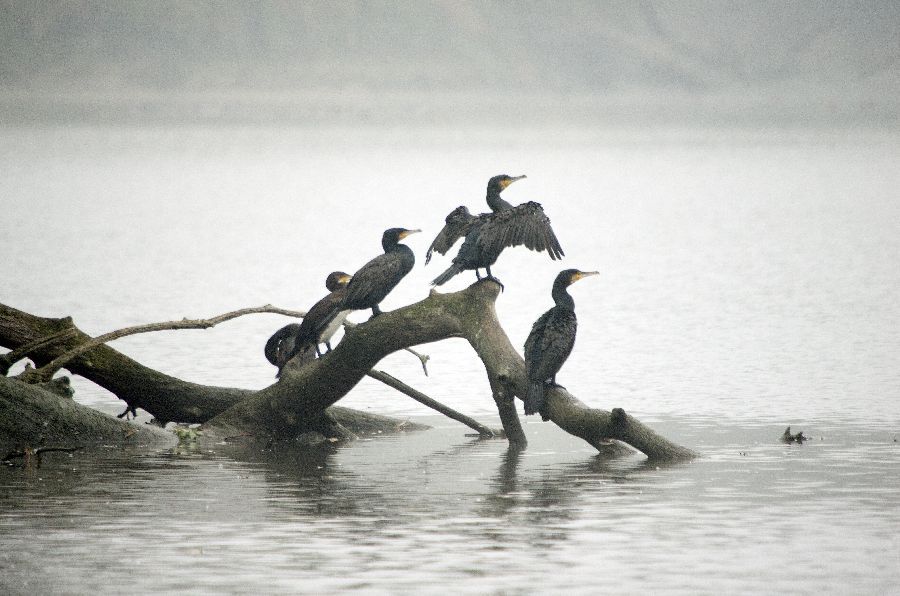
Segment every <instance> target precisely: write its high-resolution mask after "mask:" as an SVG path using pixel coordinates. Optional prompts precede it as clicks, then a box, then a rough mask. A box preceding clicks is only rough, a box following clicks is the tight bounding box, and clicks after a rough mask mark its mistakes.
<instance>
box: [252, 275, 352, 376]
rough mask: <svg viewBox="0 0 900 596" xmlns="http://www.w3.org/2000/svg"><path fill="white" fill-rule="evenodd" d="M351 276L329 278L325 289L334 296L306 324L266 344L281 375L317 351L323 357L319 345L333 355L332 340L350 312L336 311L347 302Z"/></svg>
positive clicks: (295, 325) (281, 331) (288, 327)
mask: <svg viewBox="0 0 900 596" xmlns="http://www.w3.org/2000/svg"><path fill="white" fill-rule="evenodd" d="M349 281H350V276H349V275H347V274H346V273H344V272H343V271H334V272H332V273H329V274H328V277H326V278H325V287H326V288H328V290H330V291H331V293H330V294H328V295H327V296H325V297H324V298H322V299H321V300H319V301H318V302H316V303H315V304H314V305H313V306H312V308H310V309H309V311H308V312H307V313H306V316H305V317H303V322H302V323H291V324H289V325H285V326H284V327H282V328H281V329H279V330H278V331H276V332H275V334H274V335H272V337H270V338H269V341H267V342H266V347H265V354H266V359H267V360H268V361H269V362H271V363H272V364H274V365H275V366H277V367H278V374H277V375H276V376H281V371H282V369H283V368H284V365H285V364H287V362H288V360H290V359H291V358H293V357H294V356H296V355H297V354H302V356H303V361H304V362H305V361H308V360H312V359H313V348H315V353H316V354H317V355H319V356H321V355H322V353H321V352H320V351H319V344H320V343H324V344H325V346H326V347H327V348H328V351H329V352H330V351H331V344H330V343H329V340H330V339H331V336H332V335H334V332H335V331H337V330H338V328H339V327H340V326H341V324H342V323H343V322H344V319H345V318H347V314H348V313H349V312H350V311H340V310H339V309H337V310H335V309H334V307H335V306H340V304H341V303H342V302H343V300H344V292H345V289H346V287H347V282H349Z"/></svg>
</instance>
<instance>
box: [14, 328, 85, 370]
mask: <svg viewBox="0 0 900 596" xmlns="http://www.w3.org/2000/svg"><path fill="white" fill-rule="evenodd" d="M76 332H77V329H76V328H75V327H67V328H65V329H63V330H62V331H58V332H56V333H53V334H51V335H46V336H44V337H39V338H37V339H36V340H34V341H33V342H30V343H27V344H25V345H24V346H19V347H18V348H16V349H15V350H12V351H11V352H7V353H6V354H3V355H2V356H0V375H4V376H5V375H6V373H8V372H9V369H10V368H12V365H13V364H15V363H16V362H18V361H19V360H21V359H22V358H25V357H26V356H28V354H30V353H31V352H34V351H36V350H40V349H43V348H46V347H47V346H49V345H51V344H55V343H57V342H60V341H63V340H66V339H69V338H70V337H73V336H74V335H75V333H76Z"/></svg>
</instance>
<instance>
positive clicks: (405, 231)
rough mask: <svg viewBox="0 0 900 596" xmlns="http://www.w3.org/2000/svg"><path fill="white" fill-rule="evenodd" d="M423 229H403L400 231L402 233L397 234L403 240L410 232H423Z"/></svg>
mask: <svg viewBox="0 0 900 596" xmlns="http://www.w3.org/2000/svg"><path fill="white" fill-rule="evenodd" d="M421 231H422V230H403V231H402V232H400V233H399V234H398V235H397V238H398V239H399V240H403V239H404V238H406V237H407V236H409V235H410V234H416V233H418V232H421Z"/></svg>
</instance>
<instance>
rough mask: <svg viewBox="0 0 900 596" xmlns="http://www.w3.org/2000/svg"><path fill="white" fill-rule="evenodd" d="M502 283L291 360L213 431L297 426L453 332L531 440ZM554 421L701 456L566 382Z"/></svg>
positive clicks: (405, 312)
mask: <svg viewBox="0 0 900 596" xmlns="http://www.w3.org/2000/svg"><path fill="white" fill-rule="evenodd" d="M499 292H500V287H499V285H497V284H496V283H494V282H491V281H481V282H477V283H475V284H473V285H471V286H469V287H468V288H466V289H465V290H462V291H460V292H455V293H452V294H439V293H437V292H434V291H432V292H431V294H430V295H429V296H428V297H427V298H426V299H425V300H422V301H420V302H417V303H415V304H411V305H409V306H405V307H403V308H399V309H397V310H395V311H392V312H389V313H384V314H382V315H381V316H378V317H376V318H374V319H371V320H370V321H368V322H366V323H363V324H361V325H359V326H357V327H356V328H355V329H354V330H353V331H352V332H349V333H347V335H345V336H344V339H343V340H341V343H340V344H338V346H337V347H336V348H335V349H334V350H333V351H332V352H330V353H329V354H327V355H326V356H325V357H323V358H321V359H318V360H316V361H315V362H312V363H310V364H308V365H305V366H303V367H292V366H290V364H289V365H288V366H287V367H285V371H284V372H283V373H282V377H281V380H280V382H278V383H276V384H274V385H271V386H270V387H267V388H265V389H263V390H261V391H259V392H258V393H256V394H255V395H253V396H251V397H248V398H247V399H245V400H242V401H241V402H240V403H238V404H235V406H233V407H232V408H229V409H228V410H226V411H225V412H223V413H222V414H220V415H218V416H216V417H215V418H213V419H212V420H210V421H209V422H207V423H206V424H204V427H203V428H204V429H205V430H206V431H207V432H209V433H212V434H216V435H218V434H235V433H238V432H246V433H250V434H266V433H274V434H275V435H290V434H292V433H295V432H297V429H298V425H300V424H302V423H303V421H304V420H308V419H310V418H312V417H315V416H316V415H317V413H318V412H321V411H323V410H324V409H325V408H327V407H328V406H330V405H332V404H334V403H335V402H337V401H338V400H339V399H341V398H342V397H343V396H344V395H346V394H347V393H348V392H349V391H350V390H351V389H352V388H353V387H354V386H355V385H356V384H357V383H358V382H359V381H360V380H361V379H362V377H363V376H365V375H366V373H367V372H368V371H369V370H370V369H371V368H372V367H373V366H374V365H375V364H376V363H378V361H379V360H381V359H382V358H384V357H385V356H387V355H388V354H391V353H392V352H396V351H397V350H400V349H403V348H406V347H410V346H414V345H418V344H422V343H428V342H432V341H439V340H443V339H448V338H454V337H459V338H464V339H466V340H468V341H469V343H470V344H471V345H472V347H473V348H474V349H475V351H476V352H477V353H478V356H479V357H480V358H481V360H482V362H483V363H484V365H485V369H486V372H487V375H488V380H489V384H490V386H491V388H492V391H493V393H494V399H495V401H496V403H497V405H498V409H499V411H500V415H501V421H502V422H503V424H504V430H505V431H506V435H507V438H508V439H509V440H510V441H511V442H512V443H518V444H524V443H525V442H526V441H525V435H524V432H523V431H522V428H521V425H520V424H519V420H518V416H517V414H516V411H515V407H514V402H513V401H512V398H513V396H517V397H520V398H521V397H523V396H524V395H525V386H526V375H525V361H524V360H523V358H522V356H520V355H519V353H518V352H517V351H516V350H515V349H514V348H513V346H512V344H511V343H510V341H509V337H508V336H507V335H506V332H505V331H504V330H503V328H502V327H501V326H500V323H499V321H498V319H497V315H496V311H495V309H494V302H495V301H496V299H497V296H498V295H499ZM547 404H548V412H549V415H550V420H551V421H553V422H554V423H556V424H557V425H558V426H559V427H560V428H562V429H563V430H565V431H567V432H569V433H571V434H573V435H575V436H578V437H580V438H582V439H584V440H585V441H587V442H588V443H590V444H591V445H593V446H595V447H597V448H598V449H599V448H600V445H601V444H602V443H603V442H604V441H608V440H618V441H622V442H624V443H627V444H629V445H631V446H632V447H634V448H635V449H638V450H639V451H642V452H643V453H645V454H646V455H647V456H648V457H650V458H652V459H683V458H689V457H693V456H694V455H695V454H694V452H692V451H691V450H690V449H687V448H685V447H682V446H680V445H676V444H674V443H672V442H671V441H668V440H667V439H665V438H664V437H661V436H660V435H658V434H656V433H654V432H653V431H652V430H650V429H649V428H647V427H646V426H644V425H642V424H641V423H640V422H638V421H637V420H635V419H634V418H633V417H631V416H628V415H626V414H625V413H624V411H622V410H613V412H607V411H604V410H598V409H594V408H588V407H587V406H585V405H584V404H583V403H582V402H580V401H578V400H577V399H575V398H574V397H572V396H571V395H569V394H568V393H567V392H566V391H564V390H563V389H561V388H559V389H554V390H551V391H548V394H547Z"/></svg>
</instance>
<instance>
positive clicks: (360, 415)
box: [0, 304, 425, 434]
mask: <svg viewBox="0 0 900 596" xmlns="http://www.w3.org/2000/svg"><path fill="white" fill-rule="evenodd" d="M60 332H63V333H60ZM51 336H52V337H54V338H55V339H56V340H57V341H54V342H49V343H48V342H44V341H42V339H41V338H46V337H51ZM89 340H90V337H89V336H88V335H86V334H85V333H83V332H82V331H81V330H79V329H78V328H77V327H75V325H74V323H73V322H72V319H71V318H69V317H65V318H61V319H56V318H46V317H38V316H35V315H33V314H30V313H27V312H24V311H21V310H18V309H15V308H12V307H10V306H6V305H3V304H0V345H3V346H5V347H7V348H12V349H15V348H19V347H22V346H28V345H29V344H31V345H32V346H37V347H36V348H34V347H32V348H30V349H31V351H30V352H29V356H30V358H31V359H32V360H34V361H35V363H36V364H38V365H39V366H41V365H44V364H46V363H49V362H51V361H52V360H54V359H56V358H58V357H59V356H60V355H62V354H64V353H66V352H68V351H70V350H72V349H73V348H76V347H77V346H79V345H83V344H84V343H85V342H87V341H89ZM14 351H16V350H14ZM66 368H67V369H68V370H70V371H71V372H72V373H74V374H78V375H81V376H83V377H85V378H86V379H89V380H91V381H93V382H94V383H97V384H98V385H100V386H101V387H104V388H105V389H107V390H109V391H110V392H112V393H113V394H114V395H116V396H117V397H118V398H119V399H121V400H123V401H125V402H126V403H127V404H128V406H129V407H134V408H142V409H144V410H146V411H147V412H149V413H150V414H152V415H153V416H154V417H156V419H157V420H160V421H172V422H183V423H200V422H205V421H207V420H209V419H210V418H212V417H214V416H215V415H216V414H219V413H220V412H223V411H225V410H226V409H228V408H229V407H231V406H232V405H234V404H236V403H238V402H239V401H240V400H242V399H244V398H246V397H248V396H250V395H253V394H254V393H255V391H252V390H248V389H235V388H231V387H215V386H209V385H200V384H198V383H191V382H188V381H182V380H181V379H178V378H175V377H172V376H169V375H166V374H163V373H161V372H159V371H156V370H154V369H152V368H148V367H146V366H144V365H142V364H140V363H139V362H136V361H134V360H132V359H131V358H129V357H128V356H125V355H124V354H122V353H120V352H118V351H117V350H115V349H113V348H111V347H109V346H106V345H98V346H95V347H93V348H91V349H90V350H89V351H87V352H85V353H83V354H81V355H79V356H76V357H75V358H73V359H71V360H70V361H69V362H67V363H66ZM17 384H20V385H24V384H23V383H17ZM9 391H13V389H10V390H9ZM24 406H25V404H22V405H21V408H23V409H24ZM96 414H97V415H98V416H100V414H99V413H96ZM317 420H318V419H317ZM329 420H333V421H334V422H336V423H337V424H338V426H337V427H334V426H332V430H334V429H335V428H340V427H344V428H346V429H348V430H349V431H350V432H352V433H355V434H368V433H374V432H387V431H390V430H393V429H395V428H397V427H398V426H399V425H401V424H402V425H404V428H405V429H413V428H425V427H424V426H422V425H410V424H408V423H405V422H404V421H403V420H399V419H396V418H391V417H387V416H379V415H377V414H369V413H367V412H359V411H356V410H352V409H350V408H339V407H335V408H331V409H330V410H329ZM12 423H13V424H14V420H12ZM314 426H316V427H317V428H318V427H320V426H321V425H320V424H319V423H318V422H317V423H316V425H314ZM4 430H5V429H4V428H3V427H2V426H0V434H2V433H3V431H4Z"/></svg>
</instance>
